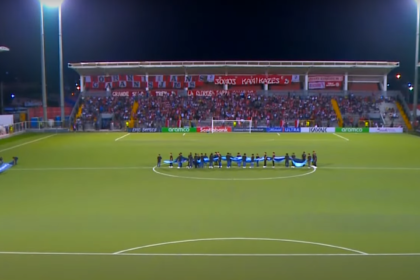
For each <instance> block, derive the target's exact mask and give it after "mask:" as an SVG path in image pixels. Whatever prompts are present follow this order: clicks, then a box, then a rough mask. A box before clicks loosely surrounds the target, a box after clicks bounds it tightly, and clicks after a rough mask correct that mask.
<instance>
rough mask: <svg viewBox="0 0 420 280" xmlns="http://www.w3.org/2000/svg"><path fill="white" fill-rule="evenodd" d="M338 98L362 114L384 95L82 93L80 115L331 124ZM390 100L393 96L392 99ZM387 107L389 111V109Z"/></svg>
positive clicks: (143, 122) (149, 123)
mask: <svg viewBox="0 0 420 280" xmlns="http://www.w3.org/2000/svg"><path fill="white" fill-rule="evenodd" d="M332 98H335V99H336V100H337V102H338V105H339V108H340V110H341V114H342V115H343V116H344V115H346V114H356V115H358V116H359V118H360V119H362V118H365V117H367V115H368V114H369V113H372V112H379V109H378V103H379V102H383V101H384V100H383V99H375V97H374V96H363V97H362V96H354V95H351V94H350V95H348V96H347V97H342V96H337V97H334V96H331V95H322V94H316V95H310V96H294V95H290V94H285V95H276V96H268V95H244V94H230V95H218V96H211V97H198V96H177V95H168V96H149V97H139V96H137V97H85V98H84V99H83V101H82V102H83V105H84V106H83V110H82V115H81V121H84V122H96V121H97V120H98V118H99V115H100V114H103V113H109V114H112V116H113V117H112V118H113V119H112V121H113V122H115V123H120V124H122V125H121V126H123V125H124V124H125V122H126V121H129V120H130V119H131V117H132V108H133V104H134V102H135V101H137V102H138V105H139V106H138V110H137V112H135V113H134V115H133V117H134V120H135V126H136V127H157V126H166V125H169V126H177V125H178V124H179V120H181V121H182V123H183V124H187V123H188V124H191V122H192V123H193V124H195V125H196V126H200V123H209V122H211V120H212V118H213V119H215V120H240V119H244V120H250V119H252V120H253V125H254V126H257V125H258V126H279V122H280V121H285V122H294V121H296V120H311V121H312V122H311V124H312V125H318V126H320V125H321V123H328V124H330V123H331V124H332V123H335V122H336V121H337V116H336V114H335V111H334V109H333V107H332V105H331V99H332ZM389 102H392V100H390V101H389ZM387 113H390V112H387Z"/></svg>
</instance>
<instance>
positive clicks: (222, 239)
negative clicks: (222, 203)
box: [114, 237, 367, 255]
mask: <svg viewBox="0 0 420 280" xmlns="http://www.w3.org/2000/svg"><path fill="white" fill-rule="evenodd" d="M226 240H247V241H249V240H252V241H275V242H289V243H299V244H308V245H315V246H321V247H329V248H334V249H339V250H343V251H348V252H352V253H353V254H354V253H356V254H361V255H367V253H365V252H362V251H359V250H354V249H350V248H346V247H341V246H336V245H331V244H325V243H319V242H311V241H303V240H294V239H279V238H261V237H218V238H199V239H186V240H177V241H169V242H162V243H155V244H148V245H143V246H139V247H134V248H129V249H125V250H121V251H118V252H115V253H114V254H115V255H118V254H122V253H127V252H131V251H135V250H141V249H145V248H151V247H160V246H166V245H171V244H180V243H191V242H202V241H226Z"/></svg>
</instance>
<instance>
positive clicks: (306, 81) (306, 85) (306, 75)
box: [303, 73, 309, 90]
mask: <svg viewBox="0 0 420 280" xmlns="http://www.w3.org/2000/svg"><path fill="white" fill-rule="evenodd" d="M308 83H309V75H308V73H306V74H305V84H304V85H303V89H304V90H308Z"/></svg>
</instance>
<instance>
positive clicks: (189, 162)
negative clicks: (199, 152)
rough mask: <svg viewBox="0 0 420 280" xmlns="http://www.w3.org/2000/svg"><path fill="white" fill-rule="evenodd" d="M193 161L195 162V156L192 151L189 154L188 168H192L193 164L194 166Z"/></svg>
mask: <svg viewBox="0 0 420 280" xmlns="http://www.w3.org/2000/svg"><path fill="white" fill-rule="evenodd" d="M193 162H194V158H193V156H192V153H190V154H189V155H188V168H189V169H191V168H192V166H193Z"/></svg>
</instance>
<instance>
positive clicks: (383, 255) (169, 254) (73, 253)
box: [0, 252, 420, 257]
mask: <svg viewBox="0 0 420 280" xmlns="http://www.w3.org/2000/svg"><path fill="white" fill-rule="evenodd" d="M0 255H28V256H36V255H38V256H42V255H43V256H114V257H116V256H130V257H134V256H146V257H148V256H150V257H153V256H161V257H375V256H377V257H392V256H406V257H409V256H420V253H374V254H189V253H186V254H176V253H123V254H113V253H89V252H81V253H76V252H0Z"/></svg>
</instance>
